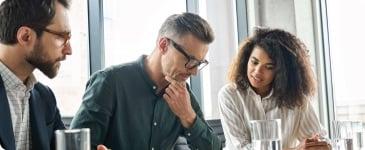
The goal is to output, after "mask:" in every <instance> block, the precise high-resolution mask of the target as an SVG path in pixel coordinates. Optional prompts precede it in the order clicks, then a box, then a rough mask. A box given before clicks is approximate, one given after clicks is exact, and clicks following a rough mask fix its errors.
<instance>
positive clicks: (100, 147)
mask: <svg viewBox="0 0 365 150" xmlns="http://www.w3.org/2000/svg"><path fill="white" fill-rule="evenodd" d="M97 150H110V149H108V148H106V147H105V146H104V145H98V148H97Z"/></svg>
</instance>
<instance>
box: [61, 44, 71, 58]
mask: <svg viewBox="0 0 365 150" xmlns="http://www.w3.org/2000/svg"><path fill="white" fill-rule="evenodd" d="M62 53H63V54H64V55H72V47H71V43H70V42H67V43H66V44H65V46H64V47H63V51H62Z"/></svg>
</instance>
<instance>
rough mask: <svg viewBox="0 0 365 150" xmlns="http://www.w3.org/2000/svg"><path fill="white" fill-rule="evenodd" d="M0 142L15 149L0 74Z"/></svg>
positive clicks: (8, 149)
mask: <svg viewBox="0 0 365 150" xmlns="http://www.w3.org/2000/svg"><path fill="white" fill-rule="evenodd" d="M0 111H1V113H0V122H1V123H0V144H1V146H2V147H3V148H5V149H7V150H15V139H14V133H13V125H12V121H11V115H10V108H9V102H8V97H7V96H6V91H5V86H4V82H3V80H2V78H1V76H0Z"/></svg>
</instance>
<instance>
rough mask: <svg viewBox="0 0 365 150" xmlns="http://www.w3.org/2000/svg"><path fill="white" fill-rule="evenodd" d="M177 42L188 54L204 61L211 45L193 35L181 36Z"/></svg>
mask: <svg viewBox="0 0 365 150" xmlns="http://www.w3.org/2000/svg"><path fill="white" fill-rule="evenodd" d="M176 42H177V43H178V44H179V45H181V46H182V47H183V48H184V50H185V51H186V53H188V54H189V55H192V56H194V57H195V58H196V59H199V60H203V59H204V58H205V55H206V53H207V52H208V46H209V45H208V44H206V43H204V42H202V41H200V40H199V39H198V38H196V37H194V36H193V35H192V34H187V35H184V36H181V37H180V38H179V39H178V41H176Z"/></svg>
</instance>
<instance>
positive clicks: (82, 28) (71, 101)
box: [34, 0, 89, 117]
mask: <svg viewBox="0 0 365 150" xmlns="http://www.w3.org/2000/svg"><path fill="white" fill-rule="evenodd" d="M87 16H88V14H87V0H77V1H73V2H72V3H71V7H70V11H69V18H70V24H71V30H72V37H71V41H70V42H71V47H72V55H71V56H67V58H66V60H65V61H63V62H61V67H60V70H59V73H58V75H57V76H56V77H55V78H54V79H52V80H51V79H48V77H46V76H45V75H43V74H42V73H41V72H39V71H38V70H36V71H35V72H34V74H35V76H36V78H37V80H38V81H40V82H42V83H44V84H46V85H48V86H49V87H50V88H51V89H52V90H53V92H54V94H55V96H56V99H57V104H58V108H59V109H60V112H61V115H62V116H63V117H65V116H66V117H67V116H68V117H70V116H74V115H75V113H76V111H77V110H78V108H79V106H80V104H81V101H82V95H83V93H84V90H85V85H86V81H87V79H88V74H89V70H88V68H89V67H88V21H87V19H88V18H87Z"/></svg>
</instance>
